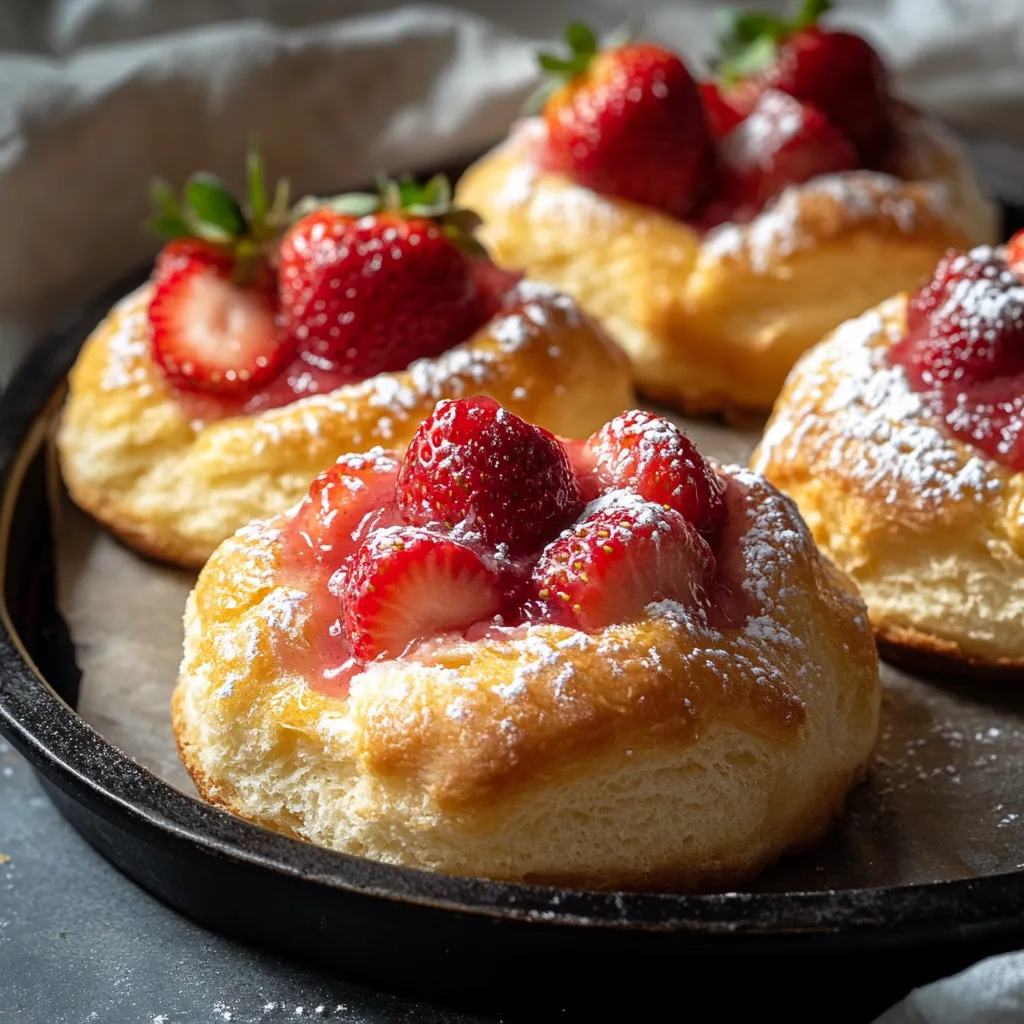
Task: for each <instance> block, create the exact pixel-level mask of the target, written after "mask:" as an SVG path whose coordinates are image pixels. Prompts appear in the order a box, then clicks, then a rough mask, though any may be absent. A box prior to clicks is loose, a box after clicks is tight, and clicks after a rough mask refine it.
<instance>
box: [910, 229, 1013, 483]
mask: <svg viewBox="0 0 1024 1024" xmlns="http://www.w3.org/2000/svg"><path fill="white" fill-rule="evenodd" d="M1019 238H1020V236H1017V237H1016V238H1015V239H1014V240H1013V241H1012V242H1011V244H1010V245H1009V246H1008V247H1007V250H1006V252H1005V253H1001V252H999V251H997V250H994V249H992V248H989V247H988V246H980V247H978V248H976V249H973V250H971V251H970V252H969V253H958V252H953V251H951V252H949V253H947V254H946V256H944V257H943V259H942V260H941V261H940V263H939V265H938V267H937V268H936V271H935V275H934V277H933V278H932V280H931V281H930V282H928V283H927V284H926V285H924V286H923V287H922V288H921V289H919V290H918V291H917V292H916V293H915V294H914V295H913V296H912V297H911V299H910V302H909V304H908V309H907V333H906V336H905V337H904V338H903V339H902V340H901V341H900V342H899V343H897V344H896V345H894V346H893V348H892V350H891V352H890V359H891V361H892V362H893V363H894V364H895V365H898V366H902V367H903V368H904V370H905V371H906V374H907V378H908V380H909V381H910V384H911V386H912V387H913V388H914V390H915V391H917V392H919V393H920V394H921V397H922V401H923V402H925V404H926V405H927V407H928V408H929V409H930V410H931V411H932V412H933V413H934V414H935V415H937V416H939V417H941V419H942V420H943V422H944V423H945V425H946V428H947V429H948V430H949V431H950V432H951V433H952V434H953V435H954V436H956V437H957V438H959V439H960V440H961V441H964V442H966V443H968V444H971V445H973V446H974V447H976V448H979V449H981V451H983V452H984V453H985V454H986V455H988V456H990V457H991V458H993V459H995V460H996V461H997V462H1001V463H1003V464H1004V465H1006V466H1010V467H1011V468H1012V469H1015V470H1022V469H1024V430H1022V428H1024V281H1022V279H1021V277H1020V276H1019V273H1018V272H1017V271H1016V270H1015V269H1013V268H1014V267H1017V268H1020V267H1021V264H1020V262H1019V251H1018V245H1019ZM1011 263H1012V265H1011Z"/></svg>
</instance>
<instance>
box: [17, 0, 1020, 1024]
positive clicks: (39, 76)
mask: <svg viewBox="0 0 1024 1024" xmlns="http://www.w3.org/2000/svg"><path fill="white" fill-rule="evenodd" d="M741 5H742V2H741ZM714 6H715V4H714V3H713V2H712V0H674V2H672V0H590V2H589V3H585V2H576V3H569V2H559V0H515V2H514V3H509V2H508V0H477V2H471V0H463V2H450V3H447V4H445V5H439V4H434V5H427V4H418V5H406V4H392V3H384V2H380V0H347V2H342V0H174V2H173V3H172V2H170V0H49V2H45V0H36V2H22V3H3V4H0V225H2V230H0V386H2V384H3V382H4V380H5V378H6V377H7V375H8V374H9V373H10V371H11V369H12V367H13V366H14V364H15V363H16V362H17V360H18V359H19V357H20V355H21V353H22V352H23V350H24V347H25V345H26V343H27V341H28V339H29V337H30V336H31V335H32V333H33V332H35V331H37V330H38V329H39V328H40V327H41V326H44V325H47V324H49V323H50V322H52V321H53V320H54V318H55V317H58V316H59V315H61V314H62V313H64V312H66V311H67V310H70V309H72V308H74V306H75V305H76V304H78V303H80V302H81V301H82V300H83V299H84V298H86V297H88V296H89V295H90V294H93V293H94V292H96V291H97V290H98V289H100V288H101V287H102V286H104V285H106V284H108V283H109V282H110V281H111V280H112V279H113V278H114V277H115V276H116V275H118V274H119V273H121V272H123V271H125V270H127V269H128V268H131V267H134V266H136V265H138V264H139V263H140V262H141V261H142V260H143V259H144V258H145V257H146V256H147V255H148V254H149V253H150V252H151V251H152V248H153V243H152V242H150V241H149V240H147V239H146V238H145V237H144V236H143V235H142V234H141V233H140V232H139V224H140V223H141V222H142V220H143V218H144V217H145V214H146V212H147V198H146V184H147V182H148V179H149V178H150V176H151V175H153V174H155V173H160V174H163V175H165V176H166V177H168V178H170V179H171V180H172V181H181V180H182V179H184V178H185V177H186V176H187V175H188V174H189V173H190V172H191V171H193V170H196V169H198V168H206V169H209V170H212V171H215V172H216V173H218V174H220V175H221V176H222V177H224V178H225V179H226V180H227V181H228V182H229V183H231V184H233V185H235V186H236V187H237V186H240V184H241V180H240V179H241V172H242V165H243V154H244V151H245V148H246V145H247V143H248V141H249V140H250V139H251V138H253V137H254V136H255V137H256V138H258V140H259V142H260V145H261V148H262V150H263V152H264V154H265V157H266V160H267V164H268V169H269V171H270V172H271V173H272V174H278V173H281V174H285V173H286V174H287V175H288V176H289V177H290V178H291V179H292V181H293V184H294V185H295V187H296V190H297V191H298V192H305V191H322V190H328V189H331V190H333V189H338V188H344V187H348V186H352V185H355V184H358V183H362V182H365V181H366V180H368V179H370V178H371V177H372V176H373V175H374V174H375V173H376V172H377V171H379V170H387V171H398V170H403V169H407V168H415V169H428V168H430V167H431V166H432V165H433V166H436V165H439V164H448V163H452V162H457V161H458V160H460V159H463V158H467V157H469V156H472V155H473V154H475V153H477V152H478V151H480V150H481V149H483V148H484V147H486V146H487V145H489V144H490V143H492V142H494V141H495V140H497V139H498V138H500V137H501V136H502V135H503V134H504V132H505V129H506V127H507V125H508V124H509V122H510V121H511V120H512V118H513V117H514V116H515V114H516V111H517V109H518V107H519V104H520V102H521V101H522V99H523V98H524V96H525V95H526V94H527V93H528V91H529V90H530V89H531V88H532V86H533V83H534V81H535V79H534V60H533V57H534V53H535V51H536V48H537V43H538V41H540V40H549V39H552V38H554V37H555V36H556V35H557V34H558V32H559V30H560V29H561V27H562V25H563V24H564V22H565V21H566V20H568V18H569V17H583V18H585V19H586V20H588V21H589V22H590V23H591V24H593V25H594V27H595V28H597V29H599V30H602V31H606V30H610V29H612V28H614V27H616V26H618V25H619V24H621V23H622V22H624V21H626V20H629V19H630V18H635V17H636V16H637V15H638V14H639V15H643V16H644V17H645V34H646V35H648V36H650V37H652V38H661V39H663V40H665V41H667V42H669V43H671V44H674V45H675V46H677V47H678V48H679V49H680V50H681V51H682V52H684V53H685V54H686V55H687V56H688V57H689V58H690V59H691V60H692V62H693V64H694V65H695V66H696V67H700V66H701V63H702V60H701V59H702V58H703V57H704V56H705V55H706V54H707V53H709V52H710V49H711V43H712V24H713V10H714ZM754 6H759V7H762V8H773V9H784V8H785V7H787V6H789V5H788V3H784V2H781V0H780V2H775V3H763V2H762V3H759V4H755V5H754ZM835 22H836V23H837V24H840V23H845V24H847V25H850V26H852V27H855V28H857V29H859V30H861V31H863V32H864V33H865V34H866V35H868V36H869V37H870V38H871V39H872V40H873V41H875V43H876V44H877V45H878V46H879V48H880V50H881V51H882V52H883V53H884V55H885V57H886V59H887V60H888V62H889V64H890V66H891V67H892V68H893V69H894V71H895V73H896V77H897V80H898V83H899V87H900V89H901V91H902V92H903V94H904V95H905V96H906V97H907V98H908V99H910V100H911V101H913V102H915V103H918V104H919V105H921V106H923V107H925V108H927V109H929V110H931V111H932V112H934V113H935V114H936V115H937V116H939V117H941V118H943V119H945V120H947V121H948V122H950V123H951V124H952V125H953V127H955V128H957V129H958V130H960V131H961V132H962V133H963V134H965V135H967V136H970V137H971V138H972V139H973V140H975V141H978V142H980V143H981V145H980V146H979V147H978V149H977V153H978V155H979V157H981V158H982V159H983V166H984V170H985V171H986V172H987V173H988V174H989V175H990V176H991V177H992V178H993V179H998V178H1001V179H1002V181H1001V186H1000V187H1001V191H1002V194H1003V195H1004V196H1007V197H1012V196H1014V195H1016V196H1017V197H1018V198H1021V199H1022V200H1024V170H1022V169H1021V162H1020V159H1019V155H1018V150H1017V148H1016V147H1021V148H1024V116H1022V115H1024V0H984V2H982V0H930V2H927V3H926V2H924V0H848V2H846V3H843V4H842V5H841V10H840V11H839V12H838V13H837V16H836V17H835ZM1021 1019H1024V961H1022V959H1021V957H1020V956H1014V957H1010V958H1004V959H1000V960H991V961H986V962H984V963H982V964H980V965H978V966H977V967H975V968H973V969H972V970H971V971H969V972H967V973H965V974H963V975H958V976H956V977H955V978H952V979H949V980H947V981H944V982H940V983H938V984H936V985H933V986H929V987H927V988H924V989H921V990H919V991H917V992H915V993H913V994H912V995H911V996H910V997H909V998H908V1000H907V1001H906V1002H905V1003H904V1004H901V1006H900V1007H898V1008H895V1009H894V1010H892V1011H890V1013H888V1014H886V1015H885V1016H884V1017H883V1018H881V1021H880V1024H882V1022H884V1024H903V1022H908V1024H909V1022H911V1021H915V1022H920V1021H927V1022H929V1024H953V1022H954V1021H955V1022H956V1024H964V1022H972V1021H977V1022H979V1024H996V1022H1003V1021H1010V1020H1014V1021H1019V1020H1021Z"/></svg>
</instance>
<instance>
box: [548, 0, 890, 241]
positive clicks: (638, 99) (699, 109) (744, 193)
mask: <svg viewBox="0 0 1024 1024" xmlns="http://www.w3.org/2000/svg"><path fill="white" fill-rule="evenodd" d="M794 6H795V9H794V10H793V12H792V13H791V15H790V16H788V17H783V16H778V15H774V14H768V13H766V12H762V11H758V12H753V13H750V14H744V13H741V12H736V11H729V12H723V13H724V14H727V17H725V18H723V28H722V32H721V34H720V37H719V49H720V59H719V61H718V63H717V65H716V77H715V78H714V79H712V80H709V81H704V82H701V83H699V84H695V83H694V81H693V79H692V78H691V77H690V74H689V72H688V70H687V69H686V66H685V65H684V63H683V62H682V60H681V59H680V58H679V57H678V56H676V55H675V54H673V53H671V52H670V51H668V50H666V49H665V48H664V47H661V46H657V45H654V44H651V43H644V42H635V41H629V42H623V43H617V44H614V45H607V46H605V47H603V48H602V47H601V46H600V45H599V43H598V40H597V39H596V37H595V36H594V34H593V33H592V32H591V31H590V30H589V29H587V28H586V26H584V25H580V24H573V25H570V26H569V27H568V28H567V30H566V33H565V44H566V50H567V52H564V53H563V54H543V55H542V56H541V58H540V63H541V67H542V68H543V69H544V70H545V71H546V72H547V73H548V76H549V78H550V79H551V80H550V82H549V84H548V86H547V87H546V89H545V90H543V91H542V92H541V94H540V96H541V98H542V99H543V100H544V102H543V103H542V105H541V106H540V113H541V116H542V120H543V125H544V138H543V142H542V144H540V145H539V146H538V148H537V152H536V153H535V159H536V161H537V163H538V164H539V165H540V166H541V167H543V168H545V169H547V170H550V171H555V172H557V173H560V174H564V175H566V176H568V177H570V178H572V179H573V180H574V181H576V182H577V183H578V184H580V185H582V186H584V187H586V188H590V189H592V190H593V191H595V192H598V193H600V194H602V195H607V196H615V197H618V198H620V199H626V200H629V201H631V202H634V203H640V204H642V205H644V206H650V207H653V208H655V209H659V210H661V211H663V212H665V213H667V214H669V215H670V216H673V217H677V218H680V219H683V220H687V221H689V222H690V223H691V224H693V225H694V226H695V227H697V228H698V229H699V230H708V229H710V228H712V227H715V226H716V225H719V224H721V223H723V222H740V223H742V222H745V221H748V220H750V219H751V218H753V217H754V216H756V214H757V213H759V212H760V211H761V210H762V209H763V208H764V207H765V205H766V204H768V203H769V202H771V201H772V199H774V198H775V197H776V196H777V195H779V193H780V192H781V191H782V190H783V189H784V188H786V187H787V186H790V185H797V184H800V183H801V182H804V181H807V180H808V179H810V178H812V177H815V176H818V175H823V174H834V173H838V172H842V171H849V170H854V169H857V168H861V167H863V168H870V169H875V170H891V169H892V168H893V167H894V166H895V165H896V164H898V162H899V161H898V159H896V154H897V152H898V148H899V145H900V139H899V131H898V120H899V118H898V116H897V113H898V109H899V105H898V104H897V102H896V101H895V100H894V99H893V98H892V96H891V93H890V88H889V79H888V75H887V72H886V70H885V66H884V65H883V63H882V61H881V58H880V57H879V56H878V54H877V53H876V52H875V50H874V49H873V48H872V47H871V46H870V44H869V43H867V42H866V41H865V40H864V39H862V38H860V37H859V36H856V35H852V34H850V33H849V32H839V31H833V30H831V29H828V28H824V27H822V26H821V25H820V24H819V19H820V18H821V16H822V15H823V14H825V13H826V12H827V11H828V9H829V7H830V6H831V4H830V3H829V2H828V0H802V2H799V0H797V2H796V3H795V5H794Z"/></svg>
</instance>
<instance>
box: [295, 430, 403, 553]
mask: <svg viewBox="0 0 1024 1024" xmlns="http://www.w3.org/2000/svg"><path fill="white" fill-rule="evenodd" d="M398 466H399V461H398V456H397V454H396V453H395V452H393V451H389V450H387V449H384V448H372V449H370V451H368V452H366V453H365V454H362V455H343V456H342V457H341V458H340V459H338V461H337V462H336V463H335V464H334V465H333V466H331V467H330V468H329V469H325V470H324V471H323V472H322V473H321V474H320V475H319V476H318V477H316V479H315V480H314V481H313V483H312V484H311V485H310V488H309V493H308V494H307V495H306V497H305V499H304V500H303V502H302V504H301V505H300V506H299V508H298V511H297V512H296V513H295V518H294V519H293V520H292V526H291V531H292V534H293V536H294V538H295V550H296V553H298V552H305V553H307V554H309V555H312V556H313V557H314V558H315V559H317V560H318V561H320V562H324V563H327V564H330V565H341V564H342V563H343V562H344V561H345V559H346V558H348V557H349V556H350V555H352V554H353V553H354V552H355V550H356V548H357V546H358V543H359V537H358V535H359V529H360V526H361V525H363V521H364V520H365V519H366V518H367V516H370V515H373V514H374V513H375V512H378V511H381V510H384V509H386V507H387V506H388V505H389V504H390V505H391V506H392V508H393V507H394V500H395V480H396V479H397V477H398Z"/></svg>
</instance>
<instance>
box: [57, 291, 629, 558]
mask: <svg viewBox="0 0 1024 1024" xmlns="http://www.w3.org/2000/svg"><path fill="white" fill-rule="evenodd" d="M517 287H518V297H519V299H521V307H522V308H521V310H520V311H518V312H514V313H510V314H508V315H500V316H498V317H495V318H494V319H493V320H492V321H491V322H490V323H488V324H486V325H485V326H484V327H483V328H482V329H481V330H480V331H479V332H478V333H477V334H476V335H475V336H474V337H472V338H470V339H469V340H468V341H467V342H465V343H464V344H461V345H457V346H456V347H454V348H452V349H451V350H449V351H448V352H446V353H444V354H443V355H441V356H440V357H438V358H433V359H422V360H419V361H417V362H415V363H413V364H412V366H410V367H409V368H408V369H407V370H405V371H402V372H398V373H382V374H379V375H378V376H376V377H372V378H370V379H368V380H365V381H362V382H361V383H358V384H351V385H346V386H344V387H341V388H338V389H337V390H336V391H333V392H331V393H329V394H323V395H315V396H311V397H309V398H305V399H302V400H299V401H296V402H293V403H292V404H291V405H286V406H283V407H281V408H276V409H270V410H268V411H264V412H261V413H258V414H254V415H248V416H233V417H231V418H229V419H223V420H215V421H212V422H201V421H193V420H192V419H190V417H189V415H188V413H187V411H186V410H185V409H184V408H183V406H182V404H181V403H180V402H179V401H178V400H177V398H176V397H175V395H174V393H173V392H172V390H171V389H170V388H169V387H168V385H167V383H166V382H165V379H164V377H163V375H162V374H161V372H160V370H159V368H158V367H157V365H156V363H155V362H154V361H153V359H152V357H151V354H150V344H149V333H148V332H149V326H148V321H147V317H146V308H147V304H148V299H149V296H150V286H148V285H147V286H144V287H143V288H140V289H139V290H138V291H136V292H134V293H132V294H131V295H129V296H127V297H126V298H125V299H124V300H122V301H121V302H120V303H119V304H118V305H117V306H116V307H115V308H114V309H113V310H112V311H111V313H110V315H109V316H108V317H107V318H106V319H105V320H104V321H103V322H102V323H101V324H100V325H99V327H97V328H96V330H95V331H94V332H93V334H92V336H91V337H90V338H89V340H88V341H87V342H86V344H85V348H84V349H83V350H82V354H81V356H80V358H79V360H78V363H77V364H76V366H75V368H74V369H73V371H72V373H71V377H70V394H69V397H68V402H67V405H66V407H65V410H64V414H63V418H62V421H61V426H60V431H59V435H58V442H57V443H58V449H59V452H60V457H61V465H62V468H63V473H64V479H65V481H66V482H67V485H68V489H69V490H70V492H71V496H72V498H74V500H75V501H76V502H77V503H78V504H79V505H81V506H82V508H84V509H85V510H86V511H88V512H90V513H92V514H93V515H94V516H95V517H96V518H97V519H99V520H100V521H101V522H103V523H104V524H105V525H107V526H109V527H110V528H111V529H112V530H113V531H114V532H115V533H117V534H118V535H119V536H120V537H122V538H123V539H124V540H125V541H126V542H127V543H129V544H130V545H131V546H132V547H135V548H137V549H138V550H140V551H142V552H144V553H146V554H148V555H152V556H153V557H155V558H158V559H161V560H162V561H167V562H173V563H176V564H178V565H182V566H189V567H191V566H195V567H199V566H201V565H202V564H203V562H204V561H205V560H206V559H207V558H208V557H209V556H210V554H211V553H212V552H213V550H214V549H215V548H216V547H217V545H218V544H219V543H220V542H221V541H222V540H224V539H225V538H226V537H228V536H230V535H231V534H232V533H233V532H234V531H235V530H237V529H238V528H239V527H241V526H243V525H244V524H245V523H247V522H249V520H251V519H255V518H258V517H266V516H269V515H273V514H274V513H276V512H280V511H281V510H282V509H285V508H287V507H289V506H290V505H293V504H294V503H295V502H297V501H298V500H300V499H301V498H302V496H303V495H304V494H305V492H306V488H307V487H308V485H309V482H310V480H311V479H312V478H313V477H314V476H315V475H316V474H317V473H318V472H319V471H320V470H322V469H323V468H324V467H325V466H327V465H329V464H330V463H331V462H332V461H333V460H334V459H335V458H336V457H337V456H338V455H339V454H341V453H342V452H346V451H351V450H359V449H361V448H363V447H367V446H369V445H373V444H377V443H382V444H386V445H390V446H392V447H396V448H401V447H402V446H403V445H404V444H406V443H407V442H408V440H409V438H410V437H411V435H412V433H413V431H414V430H415V429H416V427H417V425H418V424H419V422H420V420H421V419H422V418H423V417H424V416H425V415H426V413H427V412H429V411H430V410H431V409H432V408H433V406H434V403H435V402H436V401H437V400H438V399H440V398H455V397H458V396H460V395H472V394H484V395H490V396H491V397H493V398H496V399H498V400H499V401H500V402H501V403H502V404H504V405H506V406H507V407H508V408H509V409H511V410H513V411H515V412H517V413H520V414H521V415H523V416H525V417H527V418H529V419H531V420H533V421H535V422H537V423H539V424H541V425H543V426H545V427H548V428H549V429H551V430H552V431H554V432H556V433H559V434H562V435H565V436H569V437H572V436H586V435H587V434H588V433H590V431H591V430H593V429H594V428H595V427H597V426H599V425H600V424H601V423H603V422H604V421H605V420H607V419H609V418H610V417H611V416H613V415H614V414H615V413H617V412H619V411H620V410H622V409H624V408H626V407H628V406H629V405H630V404H632V387H631V384H630V380H629V369H628V364H627V360H626V358H625V356H624V355H623V354H622V353H621V351H620V350H619V349H618V348H617V347H616V346H615V345H614V344H613V343H612V342H611V341H610V340H609V339H608V338H607V336H606V335H605V334H604V333H603V332H602V331H601V329H600V328H599V327H598V326H597V325H596V324H595V323H594V322H593V321H592V320H591V319H589V318H588V317H587V316H585V315H583V314H582V313H581V312H580V311H579V309H578V307H577V306H576V304H575V303H574V302H573V300H571V299H569V298H567V297H566V296H564V295H560V294H558V293H557V292H555V291H553V290H551V289H550V288H547V287H545V286H542V285H536V284H532V283H529V282H524V283H522V284H520V285H519V286H517Z"/></svg>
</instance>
